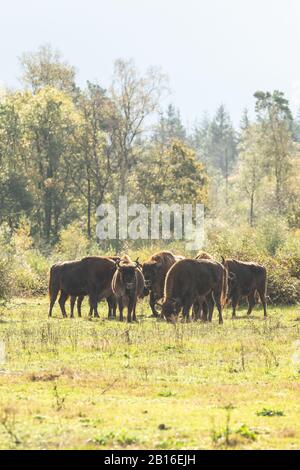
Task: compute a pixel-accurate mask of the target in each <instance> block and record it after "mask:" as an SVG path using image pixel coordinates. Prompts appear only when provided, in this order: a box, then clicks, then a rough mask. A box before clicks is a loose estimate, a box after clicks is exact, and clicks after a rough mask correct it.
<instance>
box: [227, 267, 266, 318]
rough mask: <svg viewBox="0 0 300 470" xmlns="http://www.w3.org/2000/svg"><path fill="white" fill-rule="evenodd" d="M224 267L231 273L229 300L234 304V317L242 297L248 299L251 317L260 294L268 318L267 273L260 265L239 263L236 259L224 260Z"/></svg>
mask: <svg viewBox="0 0 300 470" xmlns="http://www.w3.org/2000/svg"><path fill="white" fill-rule="evenodd" d="M222 263H223V265H224V266H225V268H226V269H227V271H228V273H229V291H228V300H231V303H232V316H233V317H235V316H236V307H237V306H238V303H239V301H240V298H241V297H247V300H248V312H247V314H248V315H250V314H251V312H252V310H253V307H254V306H255V304H256V294H257V293H258V295H259V297H260V300H261V303H262V305H263V309H264V316H265V317H266V316H267V302H266V290H267V271H266V268H265V267H264V266H262V265H260V264H258V263H253V262H250V263H249V262H248V263H246V262H244V261H238V260H236V259H226V260H225V259H224V258H223V260H222Z"/></svg>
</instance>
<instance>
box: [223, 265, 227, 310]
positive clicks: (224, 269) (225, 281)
mask: <svg viewBox="0 0 300 470" xmlns="http://www.w3.org/2000/svg"><path fill="white" fill-rule="evenodd" d="M227 290H228V271H227V269H226V268H224V267H223V276H222V295H221V304H222V307H225V305H226V302H227Z"/></svg>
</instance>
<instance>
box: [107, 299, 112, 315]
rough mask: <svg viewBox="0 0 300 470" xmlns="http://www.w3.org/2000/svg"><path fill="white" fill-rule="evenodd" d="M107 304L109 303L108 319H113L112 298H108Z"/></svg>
mask: <svg viewBox="0 0 300 470" xmlns="http://www.w3.org/2000/svg"><path fill="white" fill-rule="evenodd" d="M106 302H107V305H108V314H107V318H111V317H112V316H113V314H112V306H111V303H110V297H107V299H106Z"/></svg>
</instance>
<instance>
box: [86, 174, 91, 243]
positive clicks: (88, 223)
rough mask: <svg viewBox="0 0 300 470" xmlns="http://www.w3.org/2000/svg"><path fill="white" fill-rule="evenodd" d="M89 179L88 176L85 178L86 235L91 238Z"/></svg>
mask: <svg viewBox="0 0 300 470" xmlns="http://www.w3.org/2000/svg"><path fill="white" fill-rule="evenodd" d="M91 205H92V201H91V179H90V177H89V176H88V178H87V235H88V238H89V239H91V238H92V230H91Z"/></svg>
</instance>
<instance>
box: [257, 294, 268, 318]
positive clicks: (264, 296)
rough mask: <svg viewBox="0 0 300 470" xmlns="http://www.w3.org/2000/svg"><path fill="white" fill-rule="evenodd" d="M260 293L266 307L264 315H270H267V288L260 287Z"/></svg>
mask: <svg viewBox="0 0 300 470" xmlns="http://www.w3.org/2000/svg"><path fill="white" fill-rule="evenodd" d="M258 293H259V297H260V300H261V303H262V305H263V308H264V317H265V318H266V317H267V316H268V315H267V301H266V292H265V288H263V289H258Z"/></svg>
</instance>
